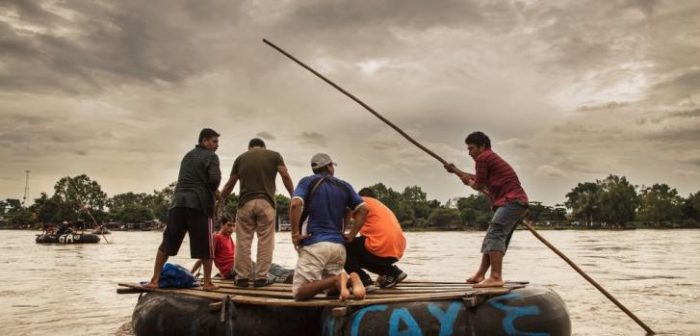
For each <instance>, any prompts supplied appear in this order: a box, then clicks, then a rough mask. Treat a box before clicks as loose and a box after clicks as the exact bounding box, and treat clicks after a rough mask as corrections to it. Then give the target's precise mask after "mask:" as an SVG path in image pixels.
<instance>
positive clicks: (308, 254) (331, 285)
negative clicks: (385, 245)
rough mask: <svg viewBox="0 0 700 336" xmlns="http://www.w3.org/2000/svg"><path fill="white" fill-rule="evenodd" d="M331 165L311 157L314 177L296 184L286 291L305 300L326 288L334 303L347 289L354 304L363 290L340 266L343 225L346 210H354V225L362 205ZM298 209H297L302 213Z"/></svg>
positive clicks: (361, 215) (346, 296)
mask: <svg viewBox="0 0 700 336" xmlns="http://www.w3.org/2000/svg"><path fill="white" fill-rule="evenodd" d="M334 166H335V163H334V162H333V161H332V160H331V158H330V156H328V155H327V154H323V153H319V154H316V155H314V156H313V157H312V158H311V169H312V170H313V172H314V175H311V176H307V177H304V178H302V179H301V180H300V181H299V183H298V184H297V188H296V190H294V194H293V196H292V201H291V204H290V211H289V212H290V216H289V217H290V220H291V222H292V242H293V243H294V247H295V248H296V250H297V252H298V254H299V259H298V260H297V265H296V268H295V269H294V281H293V283H292V293H293V294H294V299H295V300H298V301H300V300H308V299H311V298H313V297H314V296H315V295H316V294H318V293H320V292H323V291H326V290H337V291H338V292H339V298H338V299H339V300H340V301H344V300H347V299H349V298H350V291H349V290H348V285H350V287H351V288H352V295H353V296H354V297H355V299H357V300H362V299H364V297H365V287H364V286H363V285H362V280H361V279H360V277H359V276H358V275H357V273H350V275H349V276H348V275H347V274H346V273H345V271H344V270H343V267H344V265H345V258H346V253H345V246H344V243H345V237H344V236H343V228H344V225H343V222H344V218H345V213H346V212H347V211H350V210H353V211H354V219H355V222H356V223H357V225H359V226H362V224H363V223H364V222H365V219H366V218H367V210H366V209H365V207H364V201H363V200H362V198H361V197H360V195H358V194H357V193H356V192H355V190H353V188H352V186H351V185H350V184H348V183H347V182H345V181H343V180H340V179H338V178H336V177H334V176H333V173H334V172H335V168H334ZM302 208H303V211H302Z"/></svg>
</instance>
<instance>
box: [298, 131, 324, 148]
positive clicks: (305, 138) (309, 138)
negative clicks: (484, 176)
mask: <svg viewBox="0 0 700 336" xmlns="http://www.w3.org/2000/svg"><path fill="white" fill-rule="evenodd" d="M299 137H300V138H301V143H302V144H305V145H311V146H319V147H325V146H326V143H327V140H326V136H324V135H323V134H321V133H316V132H302V133H301V135H299Z"/></svg>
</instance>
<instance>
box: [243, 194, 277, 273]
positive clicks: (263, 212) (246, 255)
mask: <svg viewBox="0 0 700 336" xmlns="http://www.w3.org/2000/svg"><path fill="white" fill-rule="evenodd" d="M275 215H276V213H275V209H274V208H273V207H272V205H270V203H269V202H268V201H266V200H264V199H260V198H256V199H254V200H250V201H248V202H246V203H245V204H244V205H243V207H240V208H238V212H237V213H236V258H235V260H234V266H233V268H234V269H235V270H236V274H238V276H240V277H242V278H248V279H266V278H267V272H268V271H270V266H271V265H272V252H273V250H274V248H275ZM256 233H257V235H258V255H257V258H256V263H257V265H256V270H255V274H252V260H251V259H250V248H251V245H252V244H253V235H254V234H256Z"/></svg>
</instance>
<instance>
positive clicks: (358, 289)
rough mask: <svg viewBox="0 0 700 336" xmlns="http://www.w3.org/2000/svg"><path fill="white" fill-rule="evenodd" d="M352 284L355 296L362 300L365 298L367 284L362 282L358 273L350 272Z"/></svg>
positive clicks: (356, 298)
mask: <svg viewBox="0 0 700 336" xmlns="http://www.w3.org/2000/svg"><path fill="white" fill-rule="evenodd" d="M350 286H352V295H354V296H355V300H362V299H364V298H365V294H366V293H367V292H366V291H365V286H364V285H363V284H362V280H361V279H360V276H359V275H357V273H350Z"/></svg>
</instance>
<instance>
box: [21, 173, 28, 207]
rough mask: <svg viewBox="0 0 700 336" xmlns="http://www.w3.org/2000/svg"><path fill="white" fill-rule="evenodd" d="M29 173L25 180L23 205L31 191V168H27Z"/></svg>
mask: <svg viewBox="0 0 700 336" xmlns="http://www.w3.org/2000/svg"><path fill="white" fill-rule="evenodd" d="M24 172H25V173H27V178H26V179H25V180H24V197H23V198H22V207H24V204H25V203H26V202H27V194H28V193H29V170H25V171H24Z"/></svg>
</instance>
